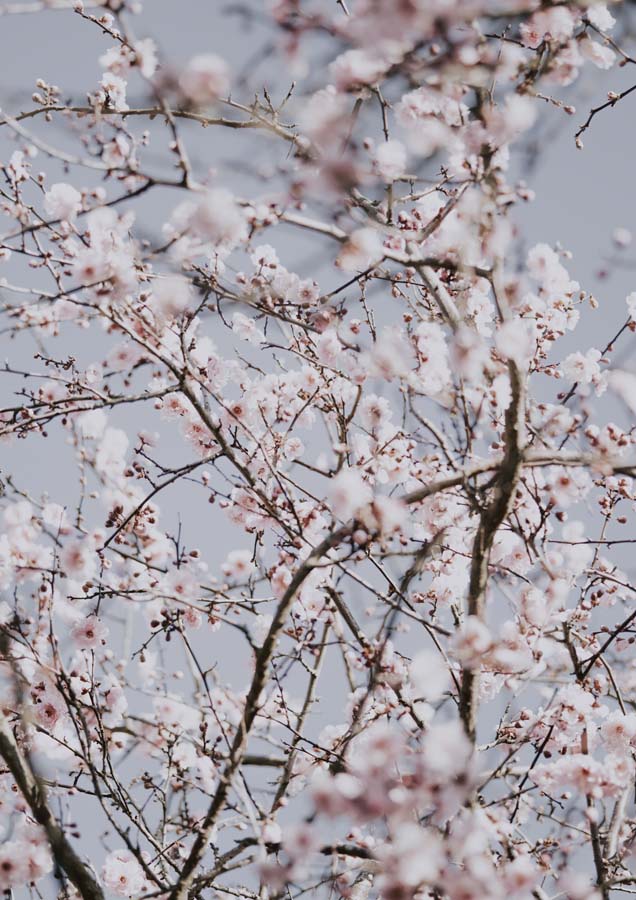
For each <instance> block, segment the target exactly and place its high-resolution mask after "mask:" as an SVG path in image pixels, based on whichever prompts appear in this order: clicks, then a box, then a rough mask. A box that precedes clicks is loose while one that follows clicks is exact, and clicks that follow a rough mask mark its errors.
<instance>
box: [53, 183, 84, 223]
mask: <svg viewBox="0 0 636 900" xmlns="http://www.w3.org/2000/svg"><path fill="white" fill-rule="evenodd" d="M81 207H82V195H81V194H80V192H79V191H76V190H75V188H74V187H72V186H71V185H70V184H66V182H63V181H60V182H58V183H57V184H53V185H51V187H50V188H49V190H48V191H47V192H46V194H45V195H44V208H45V209H46V212H47V215H49V216H51V217H52V218H53V219H62V220H63V221H65V222H72V221H73V219H74V218H75V217H76V216H77V214H78V212H79V211H80V209H81Z"/></svg>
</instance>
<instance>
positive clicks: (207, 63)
mask: <svg viewBox="0 0 636 900" xmlns="http://www.w3.org/2000/svg"><path fill="white" fill-rule="evenodd" d="M179 87H180V88H181V91H182V92H183V94H184V95H185V96H186V97H187V99H188V100H189V101H190V102H191V103H194V104H195V105H197V106H205V105H206V104H208V103H214V102H215V101H216V100H219V99H220V98H221V97H225V96H227V94H228V93H229V92H230V70H229V68H228V65H227V63H226V62H225V60H224V59H221V57H220V56H217V54H216V53H203V54H200V55H199V56H195V57H193V58H192V59H191V60H190V62H189V63H188V64H187V65H186V67H185V68H184V69H183V71H182V72H181V74H180V76H179Z"/></svg>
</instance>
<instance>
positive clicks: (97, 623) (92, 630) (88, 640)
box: [71, 616, 108, 650]
mask: <svg viewBox="0 0 636 900" xmlns="http://www.w3.org/2000/svg"><path fill="white" fill-rule="evenodd" d="M107 636H108V628H107V627H106V625H104V623H103V622H102V621H101V619H98V618H97V616H88V617H87V618H86V619H80V620H79V621H78V622H76V623H75V625H74V626H73V628H72V630H71V637H72V638H73V641H74V642H75V644H76V645H77V646H78V647H79V649H80V650H95V649H96V648H97V647H100V646H102V645H103V644H105V643H106V638H107Z"/></svg>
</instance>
